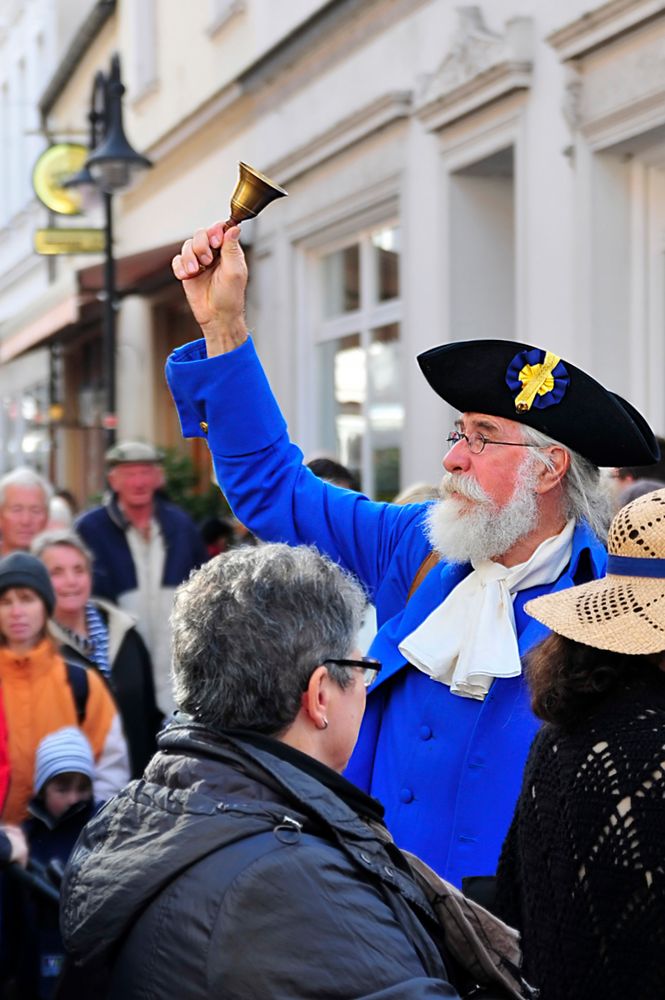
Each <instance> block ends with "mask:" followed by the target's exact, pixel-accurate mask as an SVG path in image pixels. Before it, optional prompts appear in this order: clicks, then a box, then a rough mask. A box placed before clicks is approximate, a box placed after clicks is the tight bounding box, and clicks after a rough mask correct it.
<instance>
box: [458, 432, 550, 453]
mask: <svg viewBox="0 0 665 1000" xmlns="http://www.w3.org/2000/svg"><path fill="white" fill-rule="evenodd" d="M446 440H447V442H448V446H449V447H450V448H452V447H454V445H456V444H457V443H458V442H459V441H466V445H467V448H468V449H469V451H470V452H471V454H472V455H480V454H481V452H483V451H484V450H485V445H486V444H506V445H508V446H509V447H511V448H540V447H542V446H541V445H539V444H528V443H527V442H526V441H495V440H494V438H486V437H485V435H484V434H481V433H480V431H473V432H472V433H471V434H462V432H461V431H451V432H450V434H449V435H448V437H447V438H446Z"/></svg>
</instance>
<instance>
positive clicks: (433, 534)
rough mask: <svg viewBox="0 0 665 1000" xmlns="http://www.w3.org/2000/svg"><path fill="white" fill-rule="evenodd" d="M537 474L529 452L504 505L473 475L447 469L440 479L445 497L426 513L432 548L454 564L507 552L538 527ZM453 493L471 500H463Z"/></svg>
mask: <svg viewBox="0 0 665 1000" xmlns="http://www.w3.org/2000/svg"><path fill="white" fill-rule="evenodd" d="M537 474H538V468H537V464H536V463H535V462H534V461H533V457H532V456H531V455H527V456H526V457H525V461H524V463H523V464H522V466H521V467H520V469H519V472H518V478H517V483H516V485H515V490H514V491H513V495H512V497H511V498H510V500H509V501H508V502H507V503H506V504H505V505H504V506H503V507H500V506H499V505H498V504H496V503H495V502H494V501H493V500H491V499H490V497H488V496H487V494H486V493H485V491H484V490H483V489H482V487H481V486H479V484H478V483H477V481H476V480H475V479H472V478H471V477H470V476H468V475H460V474H459V473H451V472H449V473H446V475H445V476H444V477H443V479H442V481H441V490H440V492H441V498H442V499H441V500H439V501H438V503H436V504H434V505H433V506H432V507H431V508H430V510H429V513H428V515H427V523H426V531H427V537H428V538H429V540H430V543H431V545H432V548H434V549H435V550H436V551H437V552H438V553H439V555H440V556H441V557H442V558H443V559H445V560H446V561H447V562H454V563H466V562H473V563H478V562H481V561H482V560H484V559H494V558H496V557H497V556H502V555H504V554H505V553H506V552H508V550H509V549H511V548H512V547H513V545H515V543H516V542H518V541H519V540H520V539H521V538H524V537H525V535H528V534H529V532H530V531H532V530H533V528H534V527H535V526H536V523H537V521H538V498H537V494H536V491H535V489H534V487H535V484H536V478H537ZM453 493H457V494H459V495H460V496H461V497H464V498H466V499H467V500H468V501H471V503H466V504H464V503H462V502H460V501H459V500H458V499H457V498H455V497H453V496H452V494H453Z"/></svg>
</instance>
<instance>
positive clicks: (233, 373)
mask: <svg viewBox="0 0 665 1000" xmlns="http://www.w3.org/2000/svg"><path fill="white" fill-rule="evenodd" d="M166 377H167V381H168V383H169V387H170V389H171V392H172V394H173V398H174V400H175V403H176V407H177V409H178V414H179V417H180V422H181V426H182V431H183V434H184V435H185V436H186V437H191V436H196V435H198V436H200V435H201V423H202V422H204V424H207V427H208V444H209V447H210V451H211V453H212V458H213V462H214V467H215V473H216V475H217V480H218V482H219V484H220V487H221V489H222V490H223V492H224V494H225V496H226V498H227V500H228V501H229V503H230V505H231V507H232V509H233V511H234V513H235V515H236V516H237V517H238V518H239V519H240V520H241V521H242V523H243V524H245V525H247V527H248V528H250V529H251V530H252V531H253V532H254V533H255V534H256V535H258V537H259V538H261V539H262V540H264V541H281V542H288V543H289V544H292V545H297V544H306V545H316V546H317V548H319V549H320V550H321V551H322V552H325V553H326V554H327V555H329V556H330V557H331V558H332V559H335V560H336V561H338V562H340V563H341V564H342V565H343V566H345V567H346V568H347V569H349V570H351V571H352V572H353V573H355V574H356V576H358V577H359V579H360V580H362V582H363V583H364V584H365V586H366V588H367V589H368V591H369V594H370V596H371V597H373V595H374V593H375V591H376V588H377V586H378V584H379V583H380V581H381V579H382V577H383V575H384V574H385V572H386V569H387V566H388V563H389V562H390V558H391V556H392V554H393V552H394V550H395V548H396V546H397V544H398V542H399V540H400V538H401V537H402V535H403V533H404V532H405V531H406V530H407V528H408V527H409V525H410V524H411V523H412V522H413V521H414V519H415V518H417V517H418V515H419V513H421V510H420V508H418V507H417V506H416V507H414V506H413V505H412V506H408V507H398V506H395V505H393V504H383V503H375V502H374V501H372V500H369V499H368V498H367V497H365V496H362V495H361V494H359V493H354V492H353V491H351V490H344V489H341V488H339V487H337V486H332V485H331V484H329V483H324V482H322V481H321V480H320V479H318V478H317V477H316V476H315V475H313V473H311V472H310V471H309V469H307V468H306V467H305V466H303V459H302V453H301V452H300V450H299V449H298V448H297V447H296V446H295V445H293V444H292V443H291V442H290V441H289V438H288V434H287V428H286V423H285V421H284V418H283V416H282V414H281V412H280V410H279V408H278V406H277V403H276V401H275V398H274V396H273V395H272V392H271V390H270V386H269V385H268V382H267V379H266V377H265V374H264V372H263V369H262V368H261V365H260V363H259V360H258V358H257V356H256V353H255V351H254V346H253V344H252V342H251V339H250V340H248V341H246V343H244V344H243V345H242V346H240V347H238V348H236V350H234V351H231V352H230V353H228V354H223V355H219V356H216V357H213V358H207V357H206V355H205V345H204V342H203V341H197V342H196V343H194V344H188V345H186V346H185V347H182V348H179V349H178V350H176V351H174V353H173V354H172V355H171V357H170V358H169V360H168V362H167V366H166Z"/></svg>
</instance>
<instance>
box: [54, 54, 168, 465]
mask: <svg viewBox="0 0 665 1000" xmlns="http://www.w3.org/2000/svg"><path fill="white" fill-rule="evenodd" d="M124 93H125V87H124V85H123V83H122V80H121V77H120V57H119V56H118V55H117V54H116V55H114V56H113V57H112V59H111V69H110V71H109V73H108V74H105V73H102V72H101V70H99V71H98V72H97V73H96V74H95V79H94V82H93V86H92V95H91V99H90V111H89V113H88V121H89V122H90V142H89V149H90V155H89V157H88V159H87V160H86V163H85V166H84V167H83V169H82V170H79V172H78V173H77V174H74V176H73V177H70V178H69V180H67V181H65V183H64V185H63V187H77V188H88V189H89V190H90V189H96V190H98V191H101V193H102V199H103V203H104V313H103V331H104V369H105V371H106V413H105V414H104V418H103V423H104V427H105V428H106V438H107V445H108V447H111V446H112V445H113V444H114V443H115V431H116V426H117V416H116V412H115V409H116V391H115V387H116V380H115V342H116V328H115V326H116V324H115V314H116V306H117V303H116V277H115V257H114V255H113V195H114V194H115V193H116V192H117V191H122V190H124V189H125V188H127V187H129V186H130V184H131V183H132V182H133V180H134V178H135V176H136V175H137V174H138V173H140V171H141V170H146V169H148V168H149V167H151V166H152V163H151V162H150V160H149V159H148V158H147V157H145V156H142V155H141V154H140V153H137V152H136V150H135V149H134V148H133V147H132V146H131V145H130V143H129V141H128V139H127V136H126V135H125V130H124V128H123V124H122V95H123V94H124Z"/></svg>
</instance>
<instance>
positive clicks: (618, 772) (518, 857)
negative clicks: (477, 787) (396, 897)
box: [497, 664, 665, 1000]
mask: <svg viewBox="0 0 665 1000" xmlns="http://www.w3.org/2000/svg"><path fill="white" fill-rule="evenodd" d="M664 743H665V674H664V673H663V672H662V671H660V670H658V668H657V667H656V666H652V665H651V664H649V665H648V666H647V667H646V668H645V669H644V670H643V672H642V676H640V673H639V670H638V668H637V667H635V668H634V673H633V676H632V677H631V679H630V682H629V683H625V684H622V685H621V686H620V687H618V688H616V689H615V690H614V691H613V692H612V693H611V694H610V695H608V696H607V697H606V698H604V699H603V700H599V702H598V704H597V705H596V706H595V707H594V708H593V710H592V711H590V713H589V714H588V715H587V717H585V718H582V719H580V720H579V721H578V722H577V723H575V724H574V725H571V726H570V727H567V728H565V729H564V728H562V727H560V726H554V725H546V726H544V727H543V728H542V729H541V730H540V732H539V733H538V735H537V736H536V739H535V740H534V743H533V746H532V748H531V753H530V754H529V759H528V761H527V765H526V768H525V771H524V785H523V788H522V793H521V795H520V798H519V800H518V803H517V808H516V811H515V816H514V819H513V822H512V825H511V827H510V831H509V833H508V837H507V839H506V842H505V844H504V847H503V851H502V854H501V860H500V863H499V870H498V880H497V883H498V885H497V888H498V892H497V909H498V912H499V913H500V915H501V916H502V917H503V919H504V920H507V921H508V922H509V923H511V924H512V925H513V926H515V927H517V928H518V929H519V930H520V931H521V932H522V935H523V938H522V944H523V949H524V965H525V970H526V971H525V975H526V976H527V978H528V979H529V980H530V982H532V983H533V984H534V986H537V987H539V988H540V990H541V1000H570V998H571V997H574V998H575V1000H598V998H601V997H602V1000H625V998H627V997H631V998H632V997H634V998H635V1000H647V998H648V1000H652V998H654V1000H655V998H656V997H665V964H664V962H663V952H664V950H665V870H664V866H663V842H664V841H665V774H664V767H663V761H664V760H665V754H664V750H663V745H664Z"/></svg>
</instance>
